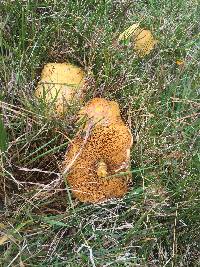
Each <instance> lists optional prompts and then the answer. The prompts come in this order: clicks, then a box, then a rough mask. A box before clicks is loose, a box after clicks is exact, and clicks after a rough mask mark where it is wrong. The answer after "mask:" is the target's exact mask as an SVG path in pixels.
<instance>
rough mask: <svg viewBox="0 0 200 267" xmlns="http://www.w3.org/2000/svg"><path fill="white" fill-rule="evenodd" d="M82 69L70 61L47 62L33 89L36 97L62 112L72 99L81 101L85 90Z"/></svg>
mask: <svg viewBox="0 0 200 267" xmlns="http://www.w3.org/2000/svg"><path fill="white" fill-rule="evenodd" d="M85 84H86V82H85V73H84V71H83V70H82V69H81V68H79V67H77V66H75V65H72V64H70V63H48V64H46V65H45V66H44V68H43V70H42V74H41V79H40V81H39V83H38V86H37V88H36V91H35V96H36V97H37V98H42V99H43V100H44V101H45V102H46V103H48V104H50V105H52V106H53V107H55V109H54V110H55V113H56V114H57V115H58V114H63V113H64V112H65V111H66V109H67V106H68V105H69V104H71V103H72V102H73V101H76V100H78V101H81V100H82V98H83V95H84V91H85Z"/></svg>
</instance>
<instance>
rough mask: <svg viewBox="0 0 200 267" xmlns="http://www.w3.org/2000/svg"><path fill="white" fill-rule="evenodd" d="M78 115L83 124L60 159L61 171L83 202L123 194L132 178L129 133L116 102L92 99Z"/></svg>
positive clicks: (74, 192) (96, 200) (94, 201)
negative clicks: (61, 162)
mask: <svg viewBox="0 0 200 267" xmlns="http://www.w3.org/2000/svg"><path fill="white" fill-rule="evenodd" d="M79 115H80V116H81V117H86V119H87V121H86V124H85V127H84V128H83V129H82V131H80V132H79V133H78V134H77V136H75V138H74V139H73V140H72V142H71V144H70V145H69V147H68V149H67V152H66V155H65V160H64V162H63V174H64V176H65V177H66V179H67V182H68V184H69V186H70V188H71V190H72V192H73V194H74V196H75V197H77V198H78V199H79V200H80V201H82V202H91V203H96V202H102V201H105V200H107V199H110V198H117V197H122V196H123V195H124V194H125V193H126V192H127V190H128V184H129V181H130V178H131V173H130V170H129V168H130V148H131V146H132V135H131V132H130V130H129V128H128V127H127V126H126V125H125V124H124V122H123V121H122V119H121V116H120V109H119V105H118V103H117V102H115V101H108V100H106V99H104V98H94V99H92V100H91V101H89V102H88V103H87V104H86V106H85V107H83V108H82V109H81V110H80V112H79Z"/></svg>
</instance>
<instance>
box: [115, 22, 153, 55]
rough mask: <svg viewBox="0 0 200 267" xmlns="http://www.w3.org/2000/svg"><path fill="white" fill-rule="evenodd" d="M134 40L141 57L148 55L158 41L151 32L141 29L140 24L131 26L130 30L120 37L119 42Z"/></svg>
mask: <svg viewBox="0 0 200 267" xmlns="http://www.w3.org/2000/svg"><path fill="white" fill-rule="evenodd" d="M131 38H132V39H133V42H134V50H135V51H136V53H137V54H138V56H140V57H144V56H145V55H148V54H149V53H150V52H151V50H152V49H153V48H154V46H155V45H156V44H157V41H156V40H155V39H154V37H153V35H152V33H151V31H149V30H145V29H142V28H140V27H139V23H135V24H133V25H131V26H130V27H129V28H128V29H126V30H125V31H124V32H122V33H121V34H120V35H119V38H118V41H122V40H127V39H131Z"/></svg>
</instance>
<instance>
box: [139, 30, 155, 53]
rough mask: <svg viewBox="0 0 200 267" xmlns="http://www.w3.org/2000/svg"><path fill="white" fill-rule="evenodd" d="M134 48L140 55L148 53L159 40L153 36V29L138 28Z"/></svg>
mask: <svg viewBox="0 0 200 267" xmlns="http://www.w3.org/2000/svg"><path fill="white" fill-rule="evenodd" d="M134 43H135V44H134V49H135V51H136V53H137V54H138V55H139V56H140V57H144V56H145V55H148V54H149V53H150V52H151V50H152V49H153V48H154V46H155V44H157V41H156V40H155V39H154V38H153V35H152V33H151V31H149V30H144V29H138V30H137V31H136V33H135V36H134Z"/></svg>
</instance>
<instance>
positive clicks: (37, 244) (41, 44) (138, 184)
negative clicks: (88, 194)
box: [0, 0, 200, 267]
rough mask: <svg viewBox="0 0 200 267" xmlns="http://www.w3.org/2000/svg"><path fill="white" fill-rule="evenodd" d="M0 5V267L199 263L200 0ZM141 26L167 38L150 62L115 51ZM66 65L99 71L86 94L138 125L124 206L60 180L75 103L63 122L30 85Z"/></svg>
mask: <svg viewBox="0 0 200 267" xmlns="http://www.w3.org/2000/svg"><path fill="white" fill-rule="evenodd" d="M0 6H1V9H0V10H1V24H0V26H1V35H0V58H1V68H0V83H1V91H0V100H1V117H0V146H1V167H2V168H1V170H0V177H1V180H0V218H1V223H0V234H1V235H0V263H1V266H6V267H8V266H20V267H22V266H81V267H82V266H93V267H94V266H198V264H199V256H200V255H199V244H200V239H199V234H198V232H199V231H200V227H199V226H200V223H199V213H200V208H199V207H200V199H199V187H200V182H199V181H200V180H199V158H200V157H199V147H198V134H199V120H198V115H199V113H198V112H199V106H200V103H199V94H200V91H199V82H200V76H199V56H200V53H199V44H200V35H199V14H200V6H199V3H198V1H195V0H194V1H191V0H190V1H189V0H187V1H173V2H172V1H156V0H151V1H102V0H99V1H96V0H92V1H61V0H60V1H32V0H30V1H20V0H16V1H1V3H0ZM138 21H140V22H141V25H142V26H143V27H145V28H147V29H150V30H151V31H152V32H153V34H154V36H155V38H156V39H157V40H158V42H159V43H158V45H157V47H156V48H155V49H154V50H153V51H152V53H151V54H149V55H148V56H146V57H145V58H144V59H141V58H138V57H137V56H136V55H135V54H134V52H133V50H132V48H131V47H129V46H117V45H115V43H116V39H117V37H118V36H119V34H120V33H121V32H122V31H124V30H125V29H126V28H127V27H129V26H130V25H131V24H133V23H135V22H138ZM67 60H68V61H70V62H72V63H75V64H77V65H79V66H81V67H82V68H84V70H85V71H86V72H87V73H91V71H92V73H93V78H92V79H91V80H90V81H89V82H90V91H89V93H88V95H87V99H90V98H92V97H94V96H101V97H105V98H107V99H114V100H116V101H118V102H119V104H120V108H121V112H122V117H123V119H124V120H125V121H128V122H129V125H131V130H132V133H133V135H134V140H135V142H134V147H133V149H132V163H131V164H132V171H133V184H132V186H131V188H130V190H129V193H128V194H127V195H126V196H125V197H124V198H123V199H119V200H111V201H109V202H107V203H103V204H98V205H97V204H96V205H92V204H82V203H79V202H78V201H77V200H75V199H73V197H72V196H71V194H70V189H69V188H68V187H67V186H66V185H64V183H63V179H62V177H61V176H60V172H59V165H60V163H61V162H62V159H63V157H64V153H65V151H66V147H67V144H68V142H69V139H71V138H73V136H74V135H75V133H76V132H77V127H76V126H75V119H76V117H75V114H76V111H77V107H74V109H72V110H70V111H69V113H67V114H66V118H65V119H64V120H63V119H57V120H55V119H54V118H52V117H51V114H49V113H47V112H46V109H45V107H44V105H43V104H42V103H38V102H37V101H36V99H35V97H34V89H35V86H36V84H37V81H38V79H39V75H40V72H41V69H42V67H43V65H44V64H45V63H47V62H65V61H67ZM177 60H182V61H183V62H184V64H183V65H177V64H176V61H177Z"/></svg>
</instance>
